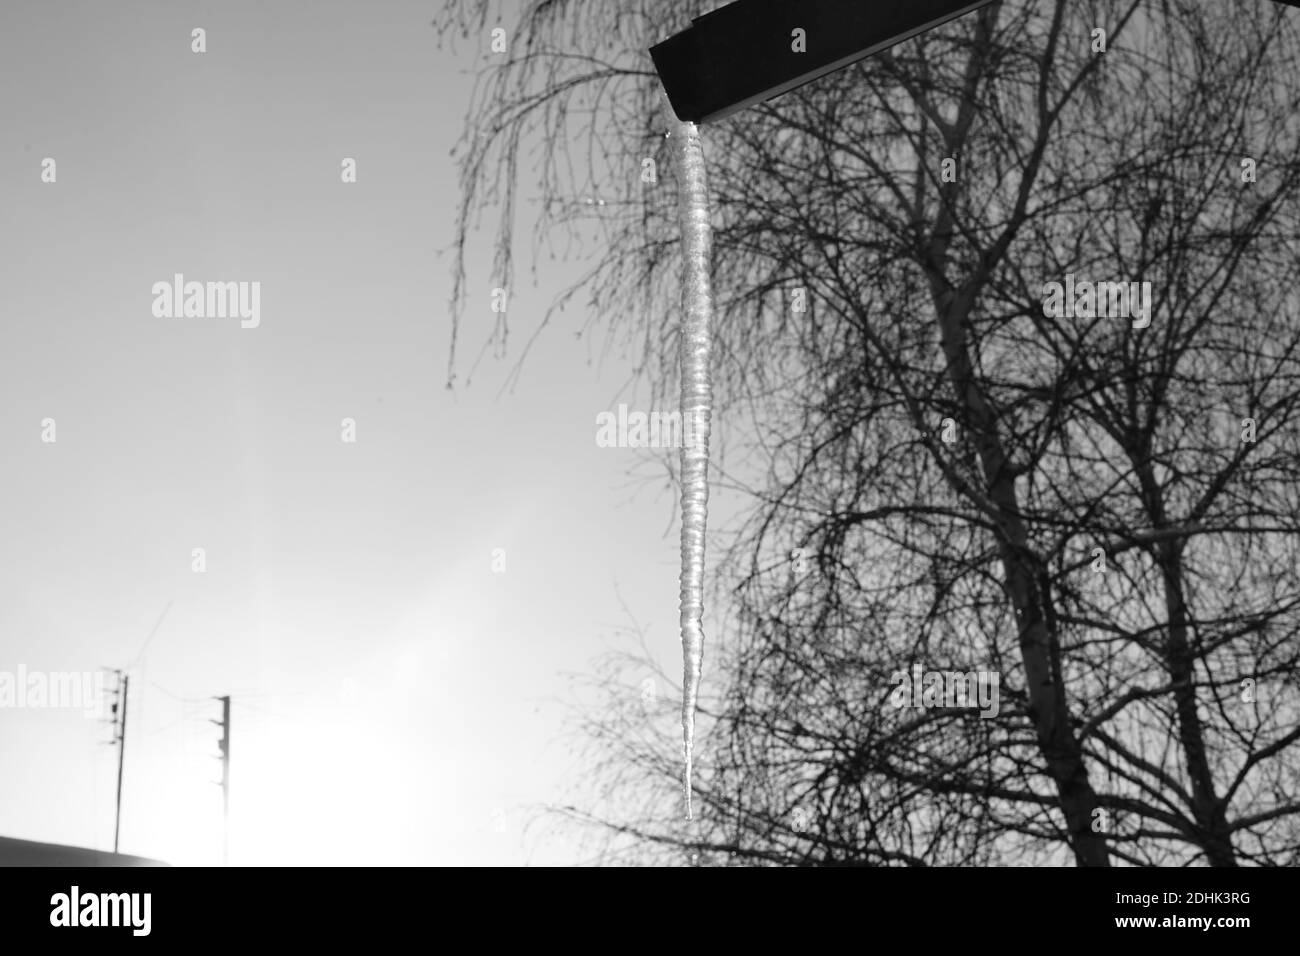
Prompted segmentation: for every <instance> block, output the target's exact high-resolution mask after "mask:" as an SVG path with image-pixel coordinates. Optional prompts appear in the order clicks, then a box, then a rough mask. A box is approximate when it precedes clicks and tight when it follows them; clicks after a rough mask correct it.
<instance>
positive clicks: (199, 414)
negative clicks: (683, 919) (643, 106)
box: [0, 0, 711, 864]
mask: <svg viewBox="0 0 1300 956" xmlns="http://www.w3.org/2000/svg"><path fill="white" fill-rule="evenodd" d="M435 12H436V8H434V7H432V6H431V5H430V4H426V3H398V2H385V3H382V4H361V3H339V2H332V3H319V2H312V3H306V2H285V0H278V2H275V3H247V2H229V0H223V2H221V3H168V4H160V3H127V2H114V3H111V4H109V3H102V2H99V3H70V2H64V0H49V2H36V0H10V2H6V3H5V4H4V10H3V13H2V14H0V121H2V122H3V128H4V136H3V137H0V208H3V220H4V227H3V229H2V230H0V274H2V276H3V289H4V297H3V300H0V301H2V302H3V306H2V307H0V308H2V313H0V314H2V317H3V318H2V321H0V442H2V443H3V449H4V451H3V466H2V470H0V474H2V475H3V480H2V484H0V488H2V489H3V495H2V496H0V532H2V533H0V670H9V671H13V670H14V669H15V668H16V667H17V666H18V665H19V664H20V663H21V664H23V665H25V666H26V667H27V668H28V669H29V670H30V669H46V670H76V671H83V670H85V671H89V670H94V669H96V668H98V667H101V666H122V665H124V664H126V663H128V662H129V661H131V660H132V658H134V657H135V655H136V654H137V652H138V651H139V650H140V647H141V644H142V643H143V642H144V639H145V637H146V636H147V635H148V634H149V632H150V630H151V629H152V628H153V627H154V625H155V623H156V622H157V621H158V618H159V615H160V614H161V613H162V611H163V609H164V608H165V607H166V606H167V605H168V603H169V602H171V605H172V606H171V608H170V611H169V612H168V614H167V616H166V618H165V619H164V620H163V622H162V626H161V627H160V628H159V630H158V633H157V635H156V636H155V637H154V638H153V641H152V643H151V644H150V646H149V649H148V651H147V654H146V655H145V658H144V660H143V662H142V663H141V664H140V665H139V666H138V667H137V668H136V669H135V670H134V671H133V674H134V675H135V676H134V677H133V681H132V683H133V687H132V700H131V706H130V714H129V721H130V725H129V728H128V729H129V734H128V744H127V772H126V786H125V795H124V806H125V809H124V813H123V822H122V831H123V836H122V845H121V849H122V851H123V852H128V853H136V854H141V855H145V856H154V857H158V858H161V859H165V860H168V861H171V862H174V863H180V864H206V863H213V862H217V861H218V860H219V859H220V856H219V842H218V840H219V832H220V791H219V789H218V788H217V787H215V786H212V785H211V783H210V781H212V780H215V779H217V777H218V774H219V763H218V761H217V760H215V759H211V755H213V754H215V753H216V738H217V732H218V729H217V728H216V727H215V726H214V725H212V724H210V723H207V720H208V719H209V718H216V717H218V716H219V712H220V708H219V705H218V704H217V703H216V702H215V701H207V700H205V699H204V698H206V697H208V696H210V695H217V694H224V693H231V694H233V695H234V696H235V706H234V719H233V734H232V737H233V746H232V755H233V757H232V817H233V820H232V837H231V840H232V849H231V862H232V863H233V864H240V863H249V864H260V863H287V864H296V863H411V864H414V863H507V862H525V861H529V860H531V861H533V862H565V861H569V860H575V859H577V856H576V850H575V849H574V848H573V847H571V846H568V845H565V844H563V843H556V842H548V843H545V844H543V845H540V846H533V845H532V844H528V845H527V846H526V845H525V843H524V841H523V840H522V838H521V824H522V823H523V821H524V819H525V814H524V811H523V809H522V808H524V807H525V806H526V805H528V804H532V803H536V802H551V801H558V800H560V799H562V798H563V797H564V795H565V794H566V792H567V790H568V788H570V787H572V786H573V784H574V780H575V779H581V776H582V774H583V773H585V772H586V771H585V768H582V767H580V766H577V765H576V764H575V762H574V761H573V759H572V758H571V757H570V756H569V755H568V752H567V747H566V745H565V742H564V739H563V738H562V731H563V725H562V718H563V711H562V709H561V708H560V707H559V706H557V705H556V704H554V703H551V702H550V701H549V698H552V697H557V696H558V697H564V696H567V694H568V686H569V684H568V682H567V680H566V678H565V677H564V676H563V674H562V672H563V671H579V670H586V669H588V667H589V665H590V663H591V661H592V659H593V658H594V657H596V656H597V655H598V654H599V653H600V652H601V651H602V649H604V648H605V647H608V646H610V645H611V643H612V641H613V638H612V637H611V635H612V633H613V630H614V629H615V628H616V627H618V626H620V625H622V624H624V623H626V617H625V615H624V612H623V610H622V609H621V607H620V603H619V595H618V593H616V586H617V588H618V590H619V591H620V592H621V594H622V598H623V600H625V601H626V602H627V605H628V608H629V610H630V611H631V613H632V614H633V616H634V617H635V618H636V620H637V621H638V622H639V623H640V624H641V625H642V626H644V627H645V628H646V629H647V633H648V636H649V639H650V641H651V642H652V644H653V646H654V647H655V648H656V650H657V651H660V652H661V655H660V657H661V660H662V661H663V662H664V664H665V666H666V667H667V668H668V669H669V671H670V672H673V671H674V670H675V669H676V667H677V665H676V663H675V662H676V660H677V655H678V642H677V637H676V616H677V540H676V525H675V524H670V519H671V518H672V516H673V505H672V495H671V494H670V493H669V492H667V491H666V490H664V489H663V488H662V485H661V484H644V485H642V484H637V483H635V482H631V483H630V482H629V480H628V474H629V471H630V470H631V469H633V468H635V467H636V463H637V461H638V457H637V456H638V454H639V453H638V452H635V451H625V450H607V449H600V448H597V447H596V445H595V441H594V434H595V419H596V415H597V413H598V412H600V411H602V410H605V409H612V408H614V407H616V406H617V403H618V402H619V401H620V400H623V401H629V400H630V399H629V396H628V394H627V393H622V394H621V395H620V389H621V388H622V386H623V385H624V384H625V382H626V380H627V376H628V368H629V365H628V364H627V363H625V362H623V361H621V360H618V359H614V360H608V361H604V362H601V361H598V360H597V359H595V358H593V355H595V354H596V353H598V352H599V343H598V342H597V343H589V342H587V341H586V340H585V339H584V340H576V339H575V338H574V336H573V335H572V332H573V330H575V329H576V328H578V327H580V326H581V325H582V324H583V321H584V319H585V316H584V315H582V314H581V311H582V310H581V309H571V310H570V312H569V313H568V314H567V315H565V316H563V317H561V320H560V322H559V323H558V324H557V326H556V327H555V328H553V329H552V330H550V331H548V332H547V333H545V334H543V336H542V337H541V339H540V340H539V342H538V343H537V345H536V346H535V348H534V351H533V352H532V354H531V355H530V357H529V358H528V359H527V362H526V365H525V367H524V375H523V378H522V381H521V383H520V384H519V386H518V387H517V388H516V389H515V391H514V392H513V393H505V394H502V393H501V392H500V386H501V383H502V382H503V381H504V380H505V378H506V376H507V374H508V372H509V370H510V368H511V366H512V365H513V364H514V362H515V360H516V359H517V358H518V355H519V351H518V347H519V345H520V344H521V343H522V342H523V341H524V340H525V339H526V338H527V335H528V333H530V332H531V331H532V330H533V329H534V328H535V327H536V320H537V319H538V318H539V317H540V315H541V313H542V311H543V310H544V309H545V307H546V306H547V305H548V304H549V303H550V302H551V301H552V298H553V295H554V292H555V291H556V290H557V289H559V288H560V287H562V286H563V285H564V284H566V283H567V282H568V281H570V280H572V279H573V278H574V277H576V276H577V274H578V272H579V270H580V267H581V263H579V262H572V263H567V264H558V263H556V264H552V263H549V262H543V263H541V264H540V265H541V267H542V268H543V271H542V273H541V280H540V282H539V283H538V284H537V285H534V284H533V283H532V280H531V278H529V276H528V273H527V271H526V269H527V266H529V265H530V264H531V263H530V262H529V261H528V260H527V259H525V260H524V261H522V262H521V266H523V267H524V270H523V271H522V274H521V276H520V278H519V280H518V281H517V283H516V287H515V288H514V289H512V290H511V298H510V318H511V323H512V326H513V328H512V348H511V353H510V355H509V357H508V358H507V359H506V360H505V361H494V360H492V359H491V358H488V359H485V360H484V362H483V364H481V365H480V367H479V370H478V372H477V374H476V375H475V379H474V381H473V383H472V384H471V386H470V387H469V388H468V389H466V388H464V387H461V388H460V389H458V390H457V391H456V392H448V391H447V390H446V389H445V388H444V384H445V370H446V363H447V351H448V347H449V341H450V339H449V321H448V308H447V301H448V297H449V291H450V272H449V264H450V263H449V259H448V258H447V257H442V258H439V257H438V255H437V254H438V251H439V250H441V249H443V248H445V247H446V246H447V245H448V243H449V242H450V240H451V238H452V224H453V217H454V211H455V208H456V202H457V200H458V197H459V191H458V185H457V182H456V178H455V175H454V168H453V164H452V159H451V158H450V157H449V155H448V154H449V150H450V149H451V147H452V145H453V144H454V142H455V140H456V138H457V137H458V136H459V134H460V131H461V128H462V124H463V118H464V112H465V108H466V106H467V103H468V98H469V93H470V83H471V80H470V78H469V76H468V75H466V74H465V73H464V70H465V69H466V68H467V67H469V66H472V65H474V64H476V63H479V62H481V60H480V57H481V55H482V54H483V52H484V51H485V50H486V48H487V43H488V39H489V38H488V37H487V36H486V35H485V36H484V37H482V38H481V41H480V42H478V43H475V42H473V41H471V42H468V43H466V42H461V41H458V42H457V43H456V50H455V52H453V51H452V49H451V48H450V47H449V46H448V45H445V44H440V42H439V38H438V36H437V35H436V33H435V31H434V29H433V27H432V26H430V23H429V21H430V19H431V18H432V16H433V15H434V13H435ZM196 26H202V27H204V28H205V29H206V30H207V43H208V52H207V53H206V54H203V55H195V54H193V53H191V52H190V30H191V29H192V28H193V27H196ZM45 156H51V157H54V158H55V159H56V161H57V163H58V182H57V184H55V185H46V184H43V183H41V181H40V162H41V159H42V158H43V157H45ZM345 156H350V157H355V158H356V160H357V162H358V174H359V175H358V179H359V182H358V183H357V184H356V185H344V184H342V183H340V181H339V172H340V165H339V164H340V161H341V160H342V158H343V157H345ZM635 173H636V167H635V165H634V164H630V166H629V174H630V175H634V174H635ZM671 182H672V180H671V177H670V176H668V177H663V178H661V184H663V185H662V188H671ZM529 209H531V207H529V206H525V207H524V211H525V213H527V212H528V211H529ZM488 239H489V236H488V235H487V233H486V232H485V233H484V234H483V235H482V236H481V242H480V245H481V247H482V249H484V250H485V249H486V247H487V242H488ZM521 248H522V250H523V251H524V252H525V253H526V252H527V250H528V246H527V244H525V245H523V246H522V247H521ZM476 261H479V262H483V263H486V262H487V261H488V260H487V258H486V256H485V255H482V254H480V255H479V257H478V259H477V260H476ZM176 272H182V273H184V274H185V276H186V277H187V279H197V280H199V281H207V280H235V281H252V280H259V281H260V282H261V284H262V300H261V310H262V318H261V326H260V328H257V329H241V328H240V327H239V323H238V320H237V319H184V318H177V319H158V318H155V317H154V316H153V315H152V313H151V305H152V301H153V297H152V294H151V291H150V288H151V286H152V284H153V283H154V282H156V281H160V280H163V281H168V280H170V278H171V276H172V275H173V273H176ZM497 284H499V283H498V281H497V280H496V279H495V278H494V277H492V276H491V275H490V274H489V273H488V272H487V271H486V269H483V268H477V269H476V270H475V271H474V273H472V274H471V276H470V292H471V309H470V314H469V316H468V318H467V322H466V325H465V327H464V339H463V341H462V345H461V350H460V354H461V357H462V362H461V365H460V371H461V372H462V380H463V373H464V372H466V371H468V369H469V365H470V363H471V362H472V361H473V358H474V357H475V355H476V354H477V351H478V348H479V346H480V345H481V343H482V341H483V339H484V336H485V335H486V333H487V330H488V329H489V328H490V323H491V322H492V321H493V318H494V316H493V315H492V314H491V312H490V311H489V298H488V297H489V294H490V289H491V287H492V286H494V285H497ZM46 417H50V418H54V419H55V420H56V422H57V430H58V431H57V435H58V441H57V443H56V444H53V445H50V444H44V443H42V442H41V440H40V433H41V427H40V422H41V420H42V419H43V418H46ZM344 417H353V418H355V419H356V420H357V435H358V439H357V442H356V444H353V445H349V444H344V443H343V442H341V441H340V421H341V419H343V418H344ZM196 547H202V548H205V549H206V555H207V572H206V573H205V574H195V573H193V572H192V571H191V549H193V548H196ZM494 548H504V549H506V552H507V571H506V573H505V574H503V575H494V574H493V573H492V570H491V552H492V549H494ZM706 626H707V621H706ZM710 633H711V632H710ZM707 663H708V657H707V651H706V667H707ZM164 689H165V690H164ZM177 697H180V698H192V699H193V700H191V701H189V702H187V701H185V700H181V699H176V698H177ZM108 739H109V728H108V726H107V725H105V724H101V723H97V722H96V721H94V720H90V719H86V718H84V717H82V716H81V715H80V714H79V713H78V712H75V711H58V710H43V711H32V710H27V711H18V710H0V766H3V768H4V770H3V773H2V774H0V834H3V835H7V836H14V837H20V838H27V839H36V840H48V841H52V842H60V843H69V844H78V845H85V846H92V847H99V848H111V844H112V828H113V820H112V808H113V787H114V780H115V767H116V758H115V753H114V751H113V750H112V748H110V747H108V746H104V745H103V744H102V742H103V741H107V740H108ZM500 811H505V817H504V820H505V827H504V829H505V832H504V833H502V832H498V823H499V821H500V819H501V818H500V817H499V816H497V815H496V814H499V812H500ZM679 811H680V808H678V807H666V808H665V812H674V813H675V812H679Z"/></svg>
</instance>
